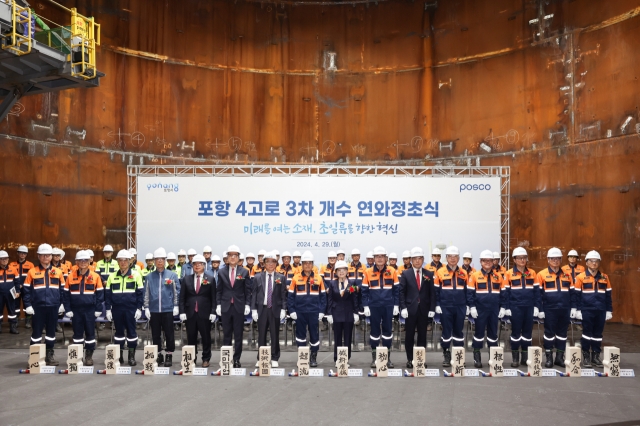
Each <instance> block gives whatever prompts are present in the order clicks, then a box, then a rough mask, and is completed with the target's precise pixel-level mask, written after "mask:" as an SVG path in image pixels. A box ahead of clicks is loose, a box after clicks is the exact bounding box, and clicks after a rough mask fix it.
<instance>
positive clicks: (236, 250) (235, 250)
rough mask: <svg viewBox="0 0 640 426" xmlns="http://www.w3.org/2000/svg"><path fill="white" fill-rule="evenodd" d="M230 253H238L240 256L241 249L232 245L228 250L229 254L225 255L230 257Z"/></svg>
mask: <svg viewBox="0 0 640 426" xmlns="http://www.w3.org/2000/svg"><path fill="white" fill-rule="evenodd" d="M229 253H238V255H240V248H239V247H238V246H234V245H231V246H229V248H228V249H227V252H226V253H225V255H226V256H228V255H229Z"/></svg>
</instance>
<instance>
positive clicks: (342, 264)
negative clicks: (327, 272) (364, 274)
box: [335, 260, 349, 269]
mask: <svg viewBox="0 0 640 426" xmlns="http://www.w3.org/2000/svg"><path fill="white" fill-rule="evenodd" d="M340 268H344V269H349V265H347V262H345V261H344V260H338V261H337V262H336V268H335V269H340Z"/></svg>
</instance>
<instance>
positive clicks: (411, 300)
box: [400, 247, 436, 368]
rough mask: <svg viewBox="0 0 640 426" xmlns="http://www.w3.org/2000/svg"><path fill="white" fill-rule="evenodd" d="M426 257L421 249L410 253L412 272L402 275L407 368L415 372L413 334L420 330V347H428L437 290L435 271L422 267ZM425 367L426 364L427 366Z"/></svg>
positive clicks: (401, 307) (401, 286)
mask: <svg viewBox="0 0 640 426" xmlns="http://www.w3.org/2000/svg"><path fill="white" fill-rule="evenodd" d="M423 262H424V253H423V251H422V249H421V248H420V247H414V248H413V249H412V250H411V266H412V267H411V268H409V269H406V270H404V271H402V274H401V275H400V309H401V311H400V315H401V316H402V318H405V319H406V321H407V322H406V326H405V331H406V334H405V345H404V346H405V349H406V351H407V368H413V342H414V336H413V335H414V333H415V331H416V328H417V329H418V346H419V347H423V348H426V346H427V324H428V323H429V322H430V321H431V318H433V317H434V316H435V309H436V290H435V287H434V285H433V271H430V270H428V269H426V268H423V267H422V264H423ZM425 367H426V364H425Z"/></svg>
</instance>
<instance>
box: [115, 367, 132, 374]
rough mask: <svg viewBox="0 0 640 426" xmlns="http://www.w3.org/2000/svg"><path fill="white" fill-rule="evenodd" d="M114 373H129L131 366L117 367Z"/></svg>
mask: <svg viewBox="0 0 640 426" xmlns="http://www.w3.org/2000/svg"><path fill="white" fill-rule="evenodd" d="M116 374H131V367H118V368H117V369H116Z"/></svg>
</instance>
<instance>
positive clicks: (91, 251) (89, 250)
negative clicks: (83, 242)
mask: <svg viewBox="0 0 640 426" xmlns="http://www.w3.org/2000/svg"><path fill="white" fill-rule="evenodd" d="M86 251H87V253H89V256H91V257H93V256H95V254H93V250H91V249H87V250H86ZM134 256H135V255H134Z"/></svg>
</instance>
